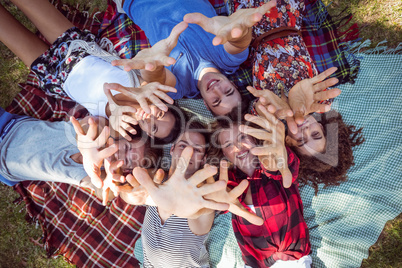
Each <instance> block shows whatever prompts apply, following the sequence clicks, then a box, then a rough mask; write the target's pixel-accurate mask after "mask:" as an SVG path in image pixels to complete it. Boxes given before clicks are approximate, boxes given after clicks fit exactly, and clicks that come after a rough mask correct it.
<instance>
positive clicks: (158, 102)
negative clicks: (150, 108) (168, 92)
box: [149, 95, 168, 112]
mask: <svg viewBox="0 0 402 268" xmlns="http://www.w3.org/2000/svg"><path fill="white" fill-rule="evenodd" d="M149 100H150V101H151V102H152V103H153V104H155V106H156V107H158V108H159V109H161V110H162V111H164V112H166V111H167V110H168V107H167V106H166V104H164V103H163V102H162V101H161V100H160V99H159V98H158V97H156V96H155V95H151V96H150V97H149Z"/></svg>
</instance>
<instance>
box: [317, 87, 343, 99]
mask: <svg viewBox="0 0 402 268" xmlns="http://www.w3.org/2000/svg"><path fill="white" fill-rule="evenodd" d="M340 94H341V90H340V89H339V88H333V89H330V90H326V91H320V92H316V93H315V94H314V96H313V99H314V100H315V101H324V100H328V99H333V98H335V97H337V96H339V95H340Z"/></svg>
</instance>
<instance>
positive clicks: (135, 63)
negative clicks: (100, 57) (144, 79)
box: [112, 57, 145, 71]
mask: <svg viewBox="0 0 402 268" xmlns="http://www.w3.org/2000/svg"><path fill="white" fill-rule="evenodd" d="M112 65H113V66H124V70H125V71H130V70H132V69H144V68H145V64H144V61H142V60H136V59H135V57H134V58H132V59H121V60H113V61H112Z"/></svg>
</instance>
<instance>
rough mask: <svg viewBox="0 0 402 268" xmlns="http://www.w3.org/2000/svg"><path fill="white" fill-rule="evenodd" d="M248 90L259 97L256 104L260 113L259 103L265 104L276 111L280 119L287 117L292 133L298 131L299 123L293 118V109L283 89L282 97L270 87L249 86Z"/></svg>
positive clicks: (272, 110) (270, 110) (271, 110)
mask: <svg viewBox="0 0 402 268" xmlns="http://www.w3.org/2000/svg"><path fill="white" fill-rule="evenodd" d="M247 90H248V91H249V92H250V93H251V94H253V96H254V97H256V98H259V100H258V101H257V103H256V105H255V106H254V107H255V109H256V111H257V113H258V114H260V113H261V111H260V109H259V105H263V106H264V107H265V108H267V110H268V111H269V112H271V113H275V116H276V117H277V118H278V119H286V122H287V124H288V128H289V130H290V131H291V132H292V133H297V124H296V122H295V120H294V118H293V111H292V109H290V106H289V104H288V98H287V97H286V96H285V92H284V91H283V89H282V92H281V97H280V98H279V97H278V96H277V95H276V94H275V93H273V92H272V91H270V90H268V89H264V90H257V89H255V88H254V87H251V86H248V87H247Z"/></svg>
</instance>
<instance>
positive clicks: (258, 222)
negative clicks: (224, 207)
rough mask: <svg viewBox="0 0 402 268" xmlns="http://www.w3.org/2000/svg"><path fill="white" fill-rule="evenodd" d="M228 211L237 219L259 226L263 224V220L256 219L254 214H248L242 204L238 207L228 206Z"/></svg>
mask: <svg viewBox="0 0 402 268" xmlns="http://www.w3.org/2000/svg"><path fill="white" fill-rule="evenodd" d="M240 206H241V207H240ZM229 211H230V212H231V213H233V214H235V215H237V216H239V217H242V218H244V219H246V220H247V221H248V222H249V223H251V224H254V225H259V226H261V225H263V224H264V220H263V219H262V218H260V217H258V216H257V215H255V214H254V213H251V212H249V211H248V210H247V209H246V208H245V207H244V206H243V205H242V204H239V205H238V206H235V205H232V206H230V208H229Z"/></svg>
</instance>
